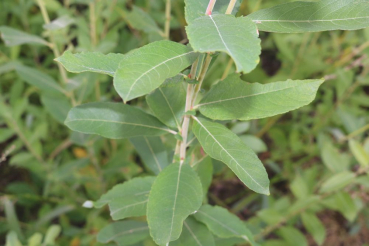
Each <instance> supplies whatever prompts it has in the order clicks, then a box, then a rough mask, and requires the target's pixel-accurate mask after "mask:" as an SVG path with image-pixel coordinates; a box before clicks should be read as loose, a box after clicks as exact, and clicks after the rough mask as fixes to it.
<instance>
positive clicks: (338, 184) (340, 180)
mask: <svg viewBox="0 0 369 246" xmlns="http://www.w3.org/2000/svg"><path fill="white" fill-rule="evenodd" d="M355 176H356V175H355V173H353V172H349V171H343V172H340V173H337V174H335V175H333V176H332V177H331V178H329V179H328V180H327V181H325V182H324V183H323V184H322V187H321V188H320V192H321V193H326V192H332V191H336V190H340V189H342V188H344V187H346V186H347V185H349V184H350V183H352V182H353V181H354V179H355Z"/></svg>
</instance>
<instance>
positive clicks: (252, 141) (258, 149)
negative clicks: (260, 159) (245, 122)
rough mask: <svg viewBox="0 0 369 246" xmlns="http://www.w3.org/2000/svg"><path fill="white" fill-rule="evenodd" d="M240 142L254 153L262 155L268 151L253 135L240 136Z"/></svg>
mask: <svg viewBox="0 0 369 246" xmlns="http://www.w3.org/2000/svg"><path fill="white" fill-rule="evenodd" d="M240 138H241V140H242V141H243V142H244V143H245V144H246V145H247V146H249V147H250V148H251V149H252V150H253V151H254V152H255V153H262V152H265V151H267V150H268V147H267V146H266V144H265V143H264V142H263V140H261V139H260V138H258V137H255V136H254V135H242V136H240Z"/></svg>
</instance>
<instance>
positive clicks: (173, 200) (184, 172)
mask: <svg viewBox="0 0 369 246" xmlns="http://www.w3.org/2000/svg"><path fill="white" fill-rule="evenodd" d="M201 202H202V187H201V182H200V179H199V177H198V176H197V174H196V172H195V171H194V170H193V169H192V168H191V167H190V166H189V165H186V164H184V165H180V164H177V163H175V164H171V165H169V166H168V167H167V168H165V169H164V170H163V171H162V172H161V173H160V174H159V175H158V177H157V178H156V180H155V182H154V184H153V186H152V189H151V191H150V195H149V202H148V204H147V221H148V223H149V227H150V234H151V236H152V238H153V239H154V241H155V242H156V243H157V244H159V245H163V244H167V243H169V242H170V241H174V240H177V239H178V238H179V236H180V235H181V232H182V226H183V221H184V220H185V219H186V218H187V217H188V216H189V215H190V214H192V213H193V212H195V211H196V210H197V209H199V208H200V206H201Z"/></svg>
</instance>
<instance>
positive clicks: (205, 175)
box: [193, 156, 213, 199]
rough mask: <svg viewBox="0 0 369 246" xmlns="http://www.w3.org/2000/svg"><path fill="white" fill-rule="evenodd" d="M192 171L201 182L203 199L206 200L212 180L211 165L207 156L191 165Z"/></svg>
mask: <svg viewBox="0 0 369 246" xmlns="http://www.w3.org/2000/svg"><path fill="white" fill-rule="evenodd" d="M193 169H194V170H195V171H196V173H197V175H199V178H200V180H201V184H202V191H203V195H204V199H206V197H207V194H208V190H209V187H210V185H211V181H212V180H213V163H212V161H211V158H210V157H209V156H206V157H205V158H202V159H201V160H199V161H198V162H196V163H194V164H193Z"/></svg>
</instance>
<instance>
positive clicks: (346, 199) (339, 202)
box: [322, 191, 358, 222]
mask: <svg viewBox="0 0 369 246" xmlns="http://www.w3.org/2000/svg"><path fill="white" fill-rule="evenodd" d="M322 203H323V204H324V205H325V206H327V207H328V208H330V209H333V210H338V211H339V212H340V213H341V214H342V215H343V216H345V218H346V219H347V220H349V221H350V222H353V221H354V220H355V218H356V216H357V214H358V207H357V205H356V204H355V201H354V200H353V198H352V197H351V195H350V194H348V193H347V192H343V191H340V192H337V193H335V194H334V195H333V196H331V197H329V198H327V199H325V200H323V201H322Z"/></svg>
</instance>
